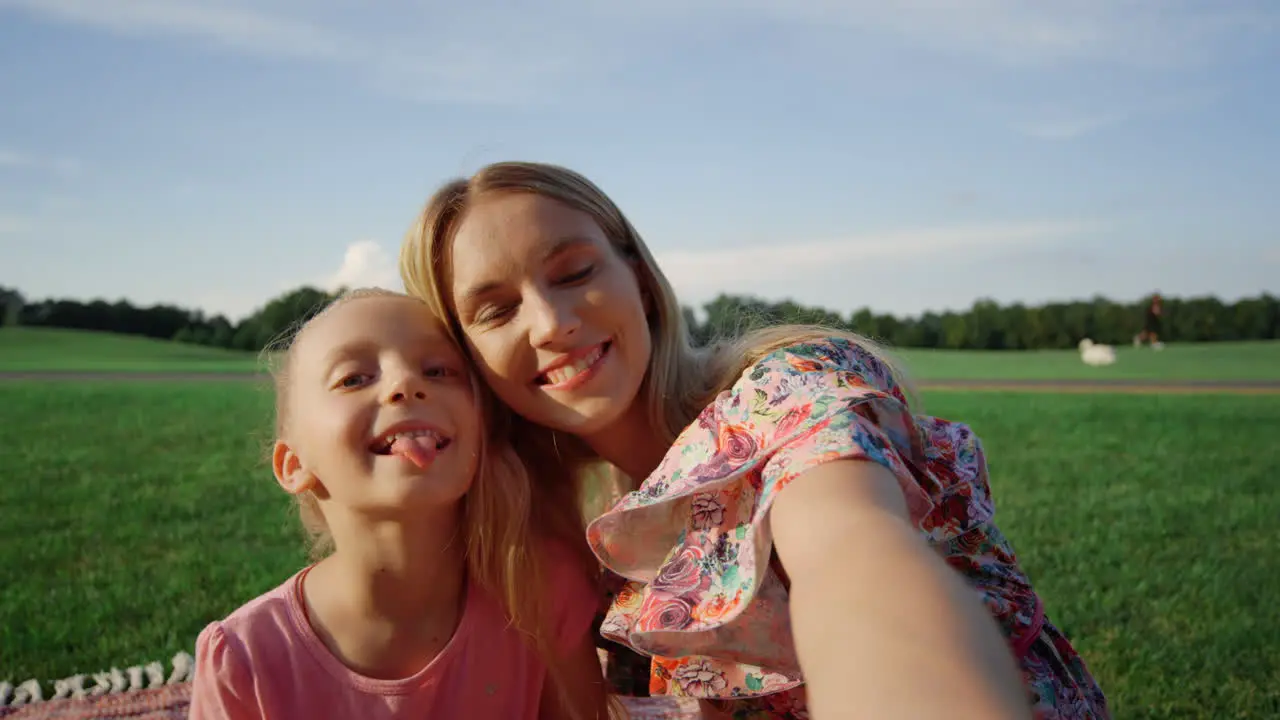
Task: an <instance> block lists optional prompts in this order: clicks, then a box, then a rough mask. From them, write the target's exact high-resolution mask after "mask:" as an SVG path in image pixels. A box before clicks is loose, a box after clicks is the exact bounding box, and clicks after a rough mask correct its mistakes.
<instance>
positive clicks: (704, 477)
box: [588, 339, 1109, 720]
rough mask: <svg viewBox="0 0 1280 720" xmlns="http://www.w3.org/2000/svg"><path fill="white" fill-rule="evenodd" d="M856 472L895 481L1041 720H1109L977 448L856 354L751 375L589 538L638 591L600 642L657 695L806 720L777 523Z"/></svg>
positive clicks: (810, 347)
mask: <svg viewBox="0 0 1280 720" xmlns="http://www.w3.org/2000/svg"><path fill="white" fill-rule="evenodd" d="M844 458H861V459H865V460H868V461H871V462H876V463H879V464H881V465H882V466H884V467H886V468H888V469H889V470H890V471H891V472H893V474H894V475H895V476H896V477H897V479H898V482H899V484H900V486H901V488H902V490H903V493H904V495H905V496H906V500H907V506H908V510H909V512H910V516H911V520H912V522H913V523H914V524H915V526H916V527H917V528H918V529H919V531H920V532H921V533H923V534H924V535H925V536H926V538H927V540H928V541H929V542H930V544H932V545H933V546H935V547H936V548H937V549H938V550H939V551H940V552H941V553H942V555H943V556H944V557H945V558H946V560H947V562H948V563H950V565H951V566H952V567H953V568H955V569H956V570H958V571H959V572H960V573H961V574H962V575H963V576H964V577H965V578H967V580H968V582H969V584H970V585H971V586H972V587H973V588H975V589H976V590H977V591H978V592H979V593H981V595H982V598H983V600H984V601H985V603H986V606H987V608H988V609H989V610H990V612H991V613H992V615H993V616H994V617H995V618H996V620H997V621H998V622H999V624H1000V626H1001V627H1002V628H1003V630H1004V633H1005V636H1006V638H1007V639H1008V641H1009V643H1010V645H1011V647H1012V649H1013V651H1014V654H1015V655H1016V656H1017V657H1018V659H1019V661H1020V664H1021V667H1022V671H1023V676H1024V679H1025V681H1026V685H1027V689H1028V693H1029V695H1030V697H1031V699H1032V702H1033V704H1034V706H1035V709H1036V718H1037V719H1038V720H1067V719H1071V720H1078V719H1079V720H1083V719H1086V718H1107V717H1109V714H1108V710H1107V703H1106V699H1105V697H1104V696H1103V693H1102V691H1101V689H1099V687H1098V685H1097V684H1096V682H1095V681H1094V679H1093V678H1092V676H1091V675H1090V673H1089V671H1088V669H1087V668H1086V667H1085V664H1084V662H1083V661H1082V660H1081V658H1080V656H1079V655H1078V654H1077V653H1076V651H1075V649H1074V648H1073V647H1072V646H1071V644H1070V642H1068V640H1067V638H1066V637H1065V636H1064V635H1063V634H1062V632H1061V631H1059V630H1058V629H1057V628H1056V627H1055V626H1054V625H1053V624H1052V623H1050V622H1049V621H1048V619H1047V618H1046V617H1045V613H1044V606H1043V604H1042V603H1041V600H1040V598H1039V597H1038V596H1037V595H1036V593H1035V591H1034V590H1033V589H1032V587H1031V584H1030V582H1029V581H1028V579H1027V577H1026V575H1025V574H1023V572H1022V570H1021V569H1019V567H1018V563H1017V559H1016V557H1015V555H1014V552H1013V548H1012V547H1011V545H1010V543H1009V541H1008V540H1007V539H1005V537H1004V536H1003V535H1002V534H1001V533H1000V531H999V529H997V528H996V526H995V525H994V524H993V522H992V516H993V514H994V511H995V508H994V505H993V503H992V499H991V489H990V487H989V485H988V482H987V465H986V460H985V458H984V456H983V451H982V445H981V442H980V441H979V440H978V438H977V437H975V436H974V434H973V433H972V431H970V430H969V428H968V427H966V426H964V425H962V424H959V423H953V422H948V421H946V420H941V419H938V418H932V417H926V416H917V415H913V414H911V412H910V411H909V410H908V407H907V401H906V398H905V397H904V395H903V393H902V391H901V389H900V388H899V387H898V385H897V383H896V382H895V381H894V379H893V376H892V374H891V373H890V371H889V369H888V368H887V366H886V365H885V364H884V363H882V362H881V361H880V360H879V359H877V358H876V357H875V356H873V355H872V354H870V353H869V352H867V351H866V350H864V349H863V348H861V347H859V346H858V345H856V344H854V343H851V342H849V341H846V340H843V339H827V340H823V341H819V342H811V343H803V344H798V345H793V346H790V347H787V348H783V349H781V350H778V351H776V352H774V353H772V354H770V355H768V356H766V357H764V358H763V359H761V360H760V361H759V362H758V363H756V364H754V365H753V366H751V367H749V368H747V369H746V370H745V371H744V372H743V374H742V376H741V378H740V379H739V380H738V382H737V383H736V384H735V385H734V386H733V387H732V388H730V389H729V390H727V391H725V392H723V393H721V394H720V396H719V397H717V398H716V400H715V401H714V402H713V403H712V404H711V405H709V406H708V407H707V408H706V409H705V410H704V411H703V412H702V414H701V415H699V417H698V418H697V420H696V421H695V422H694V423H692V424H691V425H690V426H689V427H687V428H685V430H684V432H683V433H681V434H680V437H679V438H677V440H676V442H675V444H674V445H673V446H672V448H671V450H670V451H669V452H668V453H667V454H666V457H665V458H664V459H663V461H662V463H661V464H660V465H659V466H658V468H657V469H656V470H655V471H654V472H653V474H652V475H650V476H649V478H648V479H647V480H646V481H645V482H644V484H643V485H641V486H640V488H639V489H638V490H636V491H635V492H632V493H630V494H628V495H627V496H626V497H624V498H623V499H622V500H621V501H620V502H619V503H618V504H617V505H616V506H615V507H614V508H613V509H611V510H610V511H609V512H607V513H605V514H604V515H602V516H601V517H599V518H597V519H596V520H595V521H593V522H592V523H591V525H590V526H589V527H588V541H589V542H590V544H591V546H592V549H593V550H594V551H595V553H596V556H597V557H598V558H599V559H600V561H601V563H603V564H604V566H605V567H606V568H608V569H609V570H611V571H613V572H615V573H617V574H618V575H619V576H621V577H623V578H626V579H627V581H628V582H627V584H626V585H625V586H624V587H623V588H622V589H621V590H620V591H619V592H618V593H617V594H616V596H615V597H614V599H613V602H612V605H611V607H610V608H609V610H608V613H607V616H606V617H605V618H604V621H603V623H602V625H601V628H600V632H601V634H602V635H603V636H604V637H605V638H608V639H610V640H614V641H616V642H618V643H621V644H623V645H626V646H629V647H631V648H634V649H635V650H637V651H639V652H640V653H643V654H644V655H647V656H649V657H650V658H651V672H650V679H649V687H650V692H651V693H652V694H653V695H662V694H668V695H683V696H693V697H698V698H705V699H709V700H712V701H714V702H712V704H713V705H715V706H717V707H719V708H721V709H722V710H725V711H728V712H729V713H730V714H731V715H732V716H733V717H735V718H741V719H745V718H787V719H790V718H796V719H799V718H807V717H808V712H807V710H806V708H805V698H804V689H803V682H804V680H803V678H802V676H801V672H800V667H799V663H798V661H797V659H796V655H795V650H794V643H793V641H792V635H791V623H790V616H789V614H788V607H787V597H788V593H787V587H788V584H787V582H786V580H785V576H784V574H783V573H782V572H781V568H780V567H779V565H778V563H777V560H776V555H775V554H774V553H773V540H772V538H771V536H770V533H769V526H768V523H766V522H765V518H766V516H767V514H768V511H769V508H770V507H771V506H772V504H773V501H774V498H776V497H777V494H778V493H779V492H780V491H782V489H783V488H784V487H786V485H787V483H789V482H791V481H792V480H793V479H794V478H796V477H797V476H799V475H801V474H802V473H803V472H804V471H805V470H808V469H810V468H812V467H815V466H817V465H819V464H821V463H824V462H827V461H830V460H837V459H844Z"/></svg>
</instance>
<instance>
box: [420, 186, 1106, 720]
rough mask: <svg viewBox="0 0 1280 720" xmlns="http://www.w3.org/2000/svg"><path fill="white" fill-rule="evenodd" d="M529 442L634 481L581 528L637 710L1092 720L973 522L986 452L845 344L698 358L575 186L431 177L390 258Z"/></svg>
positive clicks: (741, 350) (733, 350)
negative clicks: (432, 189)
mask: <svg viewBox="0 0 1280 720" xmlns="http://www.w3.org/2000/svg"><path fill="white" fill-rule="evenodd" d="M400 262H401V276H402V278H403V279H404V281H405V284H406V287H407V288H409V290H410V292H411V294H413V295H416V296H418V297H421V298H423V299H425V300H427V301H428V302H429V303H431V304H432V305H433V306H434V307H435V308H437V311H438V312H440V313H442V314H444V313H447V314H448V316H449V318H450V321H451V326H452V327H453V328H455V331H456V332H458V333H460V334H462V335H463V336H464V337H465V344H466V347H467V349H468V351H469V352H470V354H471V356H472V358H473V360H474V361H475V362H476V364H477V367H478V368H479V370H480V372H481V374H482V375H483V377H484V379H485V381H486V382H487V383H488V385H489V386H490V387H491V388H492V390H493V391H494V393H495V394H496V395H497V396H498V398H499V399H501V400H502V401H503V402H504V403H505V404H506V405H507V406H509V407H510V408H511V409H512V410H513V411H514V412H515V413H516V414H518V415H519V416H520V417H521V418H523V422H525V423H526V424H527V426H528V427H526V428H524V429H522V430H520V432H519V435H518V437H519V438H520V439H521V442H522V443H523V444H522V446H521V453H522V454H524V453H525V452H529V453H533V452H543V453H544V454H551V453H554V456H555V457H557V458H560V459H561V461H562V462H563V463H565V464H566V465H567V466H569V467H571V468H575V469H579V470H586V469H588V468H590V467H591V466H592V465H593V464H598V463H599V462H601V461H603V462H605V463H608V464H609V465H611V466H613V467H615V468H617V469H619V470H620V471H621V472H622V473H624V474H625V476H627V477H628V478H632V479H634V480H635V481H636V482H634V484H632V485H631V486H630V487H628V488H625V489H627V490H634V492H630V493H629V494H627V495H626V496H625V497H624V498H622V500H621V502H619V503H618V504H617V505H616V507H614V508H613V509H612V510H610V511H608V512H606V513H604V514H603V515H602V516H601V517H599V518H597V519H596V520H595V521H594V522H593V523H592V524H591V526H590V527H589V529H588V536H589V539H590V542H591V544H592V546H593V548H594V550H595V552H596V554H597V556H598V557H599V559H600V560H601V561H602V562H603V563H604V564H605V565H606V566H607V567H608V568H609V569H611V570H612V571H614V572H616V573H617V574H618V575H620V576H622V577H623V578H626V579H627V580H628V581H630V582H628V584H627V585H626V587H625V588H623V589H622V590H621V591H620V592H619V593H618V594H617V596H616V598H615V599H614V601H613V606H612V609H611V611H610V613H609V616H608V617H607V619H606V620H605V621H604V624H603V629H602V632H603V634H604V635H605V636H607V637H609V638H612V639H614V640H617V641H618V642H621V643H625V644H627V645H629V646H631V647H633V648H635V649H637V650H638V651H640V652H641V653H644V654H645V655H648V656H650V658H651V678H650V688H651V690H652V691H653V692H654V693H655V694H672V695H682V696H693V697H698V698H704V699H709V700H714V701H716V702H715V704H717V705H719V706H720V707H721V708H723V709H725V710H728V711H731V712H732V713H733V714H734V717H741V718H746V717H751V718H759V717H774V718H809V717H813V718H818V719H819V720H827V719H828V718H837V717H884V718H931V717H946V718H951V719H953V720H958V719H960V718H983V719H985V720H996V719H1005V718H1030V717H1032V716H1033V713H1034V717H1036V718H1038V719H1040V720H1048V719H1050V718H1058V719H1064V720H1065V719H1067V718H1071V719H1073V720H1074V719H1082V718H1104V717H1107V705H1106V701H1105V699H1104V697H1103V695H1102V692H1101V691H1100V690H1099V689H1098V686H1097V685H1096V684H1095V682H1094V680H1093V678H1092V677H1091V676H1090V674H1089V672H1088V670H1087V669H1086V668H1085V665H1084V663H1083V661H1082V660H1081V659H1080V657H1079V655H1078V654H1077V653H1076V651H1075V650H1074V649H1073V648H1072V646H1071V644H1070V643H1069V642H1068V641H1067V639H1066V638H1065V637H1064V636H1063V634H1062V633H1061V632H1060V631H1059V630H1058V629H1057V628H1056V627H1054V625H1053V624H1052V623H1051V622H1049V620H1048V619H1047V617H1046V614H1045V612H1044V606H1043V604H1042V602H1041V600H1040V598H1039V596H1038V595H1037V594H1036V593H1035V591H1034V590H1033V589H1032V587H1031V584H1030V582H1029V581H1028V579H1027V577H1026V575H1025V574H1024V573H1023V572H1022V570H1021V569H1020V567H1019V565H1018V562H1017V559H1016V557H1015V555H1014V552H1013V549H1012V547H1011V545H1010V544H1009V542H1008V541H1007V540H1006V539H1005V537H1004V536H1003V535H1001V533H1000V531H999V529H998V528H997V527H996V526H995V524H994V522H993V519H992V518H993V513H994V505H993V503H992V500H991V493H990V487H989V485H988V482H987V466H986V462H985V459H984V456H983V452H982V445H981V444H980V443H979V441H978V440H977V438H976V437H975V436H974V435H973V433H972V432H971V431H970V430H969V429H968V428H967V427H965V426H964V425H961V424H959V423H953V422H948V421H946V420H941V419H938V418H932V417H927V416H923V415H919V414H916V413H915V412H913V411H912V408H911V403H910V402H909V399H908V398H909V393H908V392H907V391H906V388H905V385H904V383H903V381H902V377H901V375H900V374H899V373H897V372H896V371H895V370H894V368H893V367H892V365H891V364H890V363H889V362H888V361H887V360H886V359H885V357H884V356H883V355H882V354H881V353H880V352H879V351H878V349H877V348H876V346H875V345H873V344H872V343H870V342H868V341H866V340H865V339H863V338H860V337H858V336H856V335H853V334H851V333H847V332H841V331H837V330H832V329H824V328H810V327H795V326H782V327H777V328H771V329H769V330H765V331H760V332H757V333H753V334H750V335H748V336H746V337H744V338H742V339H741V340H739V341H736V342H731V343H724V344H722V345H720V346H717V347H714V348H708V349H697V348H693V347H691V346H690V344H689V339H688V333H687V329H686V327H685V326H684V323H683V316H682V312H681V306H680V304H679V302H678V301H677V299H676V298H675V296H674V294H673V293H672V291H671V288H670V286H669V284H668V283H667V281H666V279H665V278H664V277H663V275H662V272H661V270H660V269H659V268H658V266H657V264H656V263H655V262H654V259H653V257H652V256H651V254H650V253H649V250H648V249H647V248H646V247H645V245H644V243H643V242H642V241H641V239H640V236H639V234H638V233H637V232H636V231H635V229H634V228H633V227H632V226H631V224H630V223H629V222H628V221H627V219H626V218H625V216H624V215H623V214H622V212H621V211H620V210H619V209H618V208H617V207H616V206H615V205H614V204H613V202H612V201H610V200H609V198H608V197H607V196H606V195H605V194H604V193H603V192H601V191H600V190H599V189H598V188H597V187H596V186H595V185H593V184H592V183H591V182H590V181H588V180H587V179H586V178H584V177H582V176H581V175H578V174H577V173H574V172H572V171H569V170H566V169H564V168H559V167H555V166H550V165H541V164H533V163H498V164H496V165H491V166H488V167H486V168H484V169H482V170H481V171H480V172H478V173H477V174H476V175H475V176H473V177H472V178H470V179H466V180H457V181H454V182H450V183H448V184H447V185H445V186H444V187H443V188H441V189H440V190H439V191H438V192H437V193H436V194H435V195H434V196H433V197H432V198H431V199H430V200H429V201H428V203H427V205H426V207H425V209H424V210H423V212H422V214H421V215H420V216H419V218H418V221H417V223H416V224H415V226H414V228H413V229H412V230H411V231H410V233H409V236H408V238H407V240H406V242H405V244H404V246H403V248H402V250H401V257H400Z"/></svg>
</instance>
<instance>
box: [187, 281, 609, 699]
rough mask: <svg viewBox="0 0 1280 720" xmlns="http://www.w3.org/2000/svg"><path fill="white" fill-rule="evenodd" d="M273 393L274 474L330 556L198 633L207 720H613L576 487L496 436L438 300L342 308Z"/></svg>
mask: <svg viewBox="0 0 1280 720" xmlns="http://www.w3.org/2000/svg"><path fill="white" fill-rule="evenodd" d="M276 394H277V402H276V414H277V437H278V439H277V440H276V442H275V444H274V451H273V456H272V464H273V469H274V471H275V477H276V480H277V481H278V482H279V484H280V486H281V487H282V488H284V490H285V491H286V492H288V493H291V494H292V495H293V496H294V497H295V498H297V500H298V502H299V505H300V508H301V511H302V516H303V520H304V524H305V525H306V526H307V528H308V529H309V530H310V531H311V532H312V535H313V537H314V539H315V541H316V547H317V550H318V551H319V554H320V555H321V556H322V558H323V559H320V560H319V561H318V562H316V563H314V564H312V565H309V566H308V567H306V568H303V569H302V570H301V571H300V572H298V573H297V574H295V575H294V576H293V577H291V578H289V579H288V580H287V581H286V582H285V583H284V584H282V585H280V586H279V587H277V588H275V589H274V590H271V591H270V592H267V593H266V594H264V595H262V596H261V597H258V598H256V599H254V600H252V601H250V602H249V603H247V604H246V605H244V606H243V607H241V608H240V609H238V610H236V611H235V612H233V613H232V614H231V615H230V616H229V617H227V618H226V619H225V620H222V621H219V622H213V623H211V624H209V625H208V626H207V627H206V628H205V629H204V630H203V632H201V633H200V636H199V639H198V641H197V645H196V648H197V649H196V672H195V679H194V683H193V690H192V703H191V717H192V718H193V719H194V720H199V719H200V718H261V717H266V718H306V719H308V720H312V719H315V718H362V719H376V718H428V717H429V718H460V719H462V718H468V719H471V718H504V719H506V718H535V717H542V718H545V717H555V718H561V717H563V718H584V719H585V718H596V717H604V716H605V705H604V703H605V695H604V690H603V679H602V677H601V673H600V664H599V660H598V658H597V657H596V655H595V651H594V648H593V646H592V642H591V639H590V633H589V629H590V626H591V622H592V619H593V615H594V614H595V611H596V608H597V607H598V597H599V596H598V594H597V592H596V589H595V587H594V585H593V582H592V580H591V579H590V574H589V570H587V568H588V567H589V565H588V561H589V559H590V556H589V553H588V552H586V548H585V544H584V543H582V539H581V525H580V524H578V525H576V526H575V525H574V524H573V523H571V522H563V521H562V520H561V521H557V519H556V518H561V519H563V518H564V517H566V515H565V513H563V512H560V511H559V510H557V509H555V508H549V507H547V504H548V503H549V502H550V503H559V504H564V503H566V502H572V500H571V499H567V497H568V496H567V495H566V492H565V490H564V489H563V488H565V487H567V484H566V483H564V482H563V481H560V482H558V483H557V484H556V485H557V486H558V487H559V489H557V487H551V486H549V485H548V486H547V487H536V486H535V485H536V484H537V482H538V481H537V478H536V477H534V476H531V474H530V473H529V472H526V470H525V468H524V467H523V465H522V464H521V463H520V462H519V461H518V460H517V458H516V456H515V455H514V453H513V451H512V450H511V448H510V447H509V446H507V445H506V444H504V443H503V442H501V441H500V440H498V439H497V438H499V437H500V435H499V432H500V430H495V431H493V432H489V431H488V429H487V428H488V424H489V422H490V420H491V418H490V417H489V415H491V414H492V413H489V412H486V411H485V408H484V400H483V396H482V395H481V393H480V392H479V388H478V386H477V385H476V384H475V383H474V381H473V379H472V374H471V373H470V372H469V368H468V365H467V363H466V362H465V360H464V359H463V356H462V354H461V353H460V352H459V351H458V350H457V348H456V347H455V345H454V343H453V342H452V341H451V339H450V337H449V335H448V333H447V332H446V330H445V329H444V328H443V327H442V326H441V324H440V323H439V322H438V321H437V319H436V317H435V316H434V315H433V314H432V313H431V311H430V310H429V309H428V308H427V307H426V306H425V305H423V304H422V303H421V302H418V301H416V300H414V299H412V298H409V297H406V296H404V295H399V294H394V293H389V292H384V291H365V292H357V293H352V294H348V295H346V296H344V297H343V298H341V299H339V300H337V301H336V302H334V303H333V304H331V305H330V306H329V307H328V308H327V309H325V310H324V311H323V312H321V313H320V314H319V315H317V316H316V317H315V318H313V319H312V320H310V321H309V322H307V323H306V324H305V325H304V326H303V327H302V329H301V330H300V331H299V332H298V333H297V334H296V336H295V337H294V339H293V341H292V343H291V344H290V345H289V347H288V349H287V350H286V351H285V352H284V359H283V368H282V370H281V371H280V372H279V373H278V375H277V378H276ZM494 426H495V427H500V424H498V423H494ZM543 484H544V485H546V484H545V483H543ZM575 535H576V537H575Z"/></svg>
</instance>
